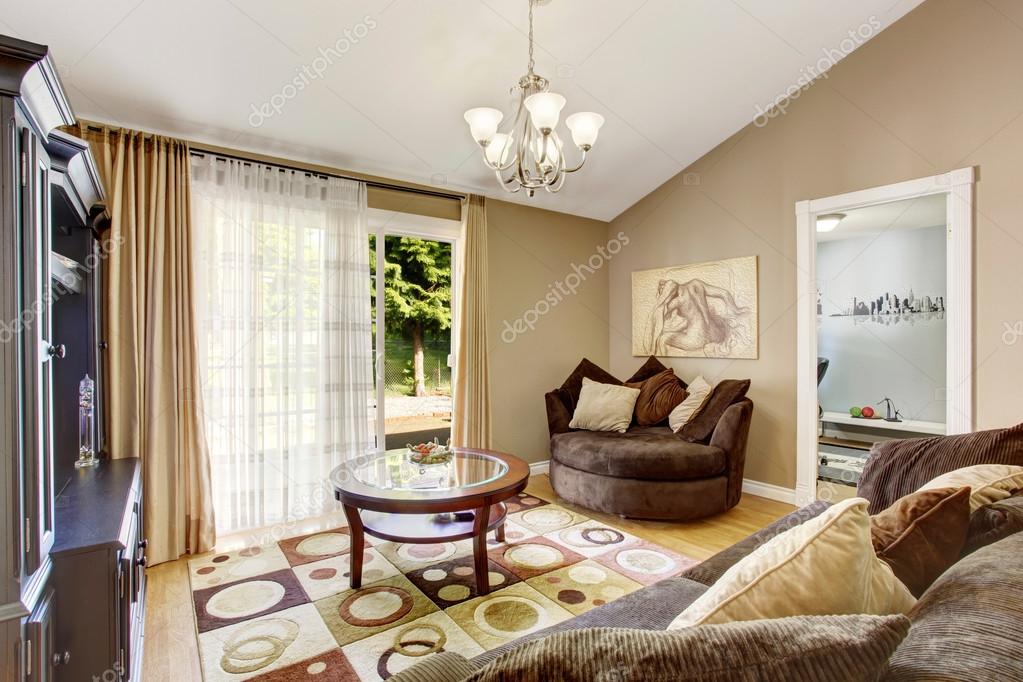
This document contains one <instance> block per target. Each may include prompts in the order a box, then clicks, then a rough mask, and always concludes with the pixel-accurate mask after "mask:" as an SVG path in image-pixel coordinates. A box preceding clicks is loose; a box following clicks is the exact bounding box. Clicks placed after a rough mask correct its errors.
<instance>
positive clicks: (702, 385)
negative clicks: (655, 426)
mask: <svg viewBox="0 0 1023 682" xmlns="http://www.w3.org/2000/svg"><path fill="white" fill-rule="evenodd" d="M713 390H714V387H713V386H712V385H710V384H708V383H707V380H706V379H704V378H703V376H702V375H701V376H698V377H696V378H695V379H693V383H691V384H689V386H687V387H686V393H688V394H689V395H687V396H686V399H685V400H683V401H682V402H680V403H679V404H678V405H677V406H676V407H675V409H674V410H672V411H671V413H670V414H669V415H668V426H670V427H671V430H672V431H675V432H677V431H678V430H679V429H681V428H682V427H683V426H685V425H686V424H687V423H688V422H689V420H690V419H692V418H693V416H694V415H695V414H696V412H697V411H698V410H699V409H700V406H701V405H703V403H704V401H705V400H707V396H709V395H710V392H711V391H713Z"/></svg>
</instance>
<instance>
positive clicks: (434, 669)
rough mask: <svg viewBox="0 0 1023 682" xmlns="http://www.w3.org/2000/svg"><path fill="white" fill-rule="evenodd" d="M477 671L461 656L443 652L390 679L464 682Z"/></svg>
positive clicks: (414, 681)
mask: <svg viewBox="0 0 1023 682" xmlns="http://www.w3.org/2000/svg"><path fill="white" fill-rule="evenodd" d="M476 670H477V667H476V666H475V665H473V664H472V663H470V662H469V661H467V660H466V659H465V657H464V656H462V655H461V654H456V653H454V652H453V651H441V652H439V653H436V654H433V655H432V656H428V657H427V658H424V659H423V660H422V661H420V662H419V663H416V664H415V665H413V666H411V667H409V668H405V669H404V670H402V671H401V672H399V673H398V674H396V675H392V676H391V677H389V678H388V679H389V680H390V681H391V682H462V680H464V679H466V678H467V677H471V676H472V675H473V674H474V673H475V672H476Z"/></svg>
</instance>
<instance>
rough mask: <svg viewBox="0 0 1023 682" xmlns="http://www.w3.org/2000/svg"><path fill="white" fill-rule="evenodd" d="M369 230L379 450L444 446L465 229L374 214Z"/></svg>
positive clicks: (448, 424) (452, 224)
mask: <svg viewBox="0 0 1023 682" xmlns="http://www.w3.org/2000/svg"><path fill="white" fill-rule="evenodd" d="M369 228H370V244H369V248H370V257H371V259H370V268H371V272H370V275H371V278H372V282H371V287H370V296H371V305H372V312H373V324H374V333H373V346H374V347H373V350H374V358H375V361H376V365H375V367H376V371H375V372H374V386H373V394H372V395H371V396H370V404H371V406H372V407H371V410H370V418H371V419H372V420H373V421H374V430H375V433H376V442H377V448H378V449H381V450H393V449H397V448H402V447H404V446H405V445H406V444H409V443H412V444H414V443H421V442H425V441H431V440H434V439H436V440H438V441H439V442H441V443H445V442H447V440H448V439H449V438H450V437H451V420H452V409H451V408H452V394H451V388H452V380H451V373H452V368H453V367H454V358H455V356H454V346H453V343H452V340H453V335H452V330H453V329H454V315H455V311H456V310H457V307H456V305H455V303H456V302H455V296H456V287H455V283H456V282H457V281H458V279H457V272H456V271H457V263H458V248H459V234H460V231H461V223H460V222H459V221H454V220H445V219H440V218H430V217H425V216H419V215H414V214H408V213H400V212H393V211H384V210H379V209H371V210H370V211H369Z"/></svg>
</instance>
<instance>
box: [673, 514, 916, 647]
mask: <svg viewBox="0 0 1023 682" xmlns="http://www.w3.org/2000/svg"><path fill="white" fill-rule="evenodd" d="M867 505H868V502H867V500H865V499H863V498H858V497H857V498H852V499H849V500H845V501H843V502H840V503H838V504H836V505H835V506H833V507H831V508H830V509H828V510H827V511H825V512H824V513H823V514H821V515H820V516H817V517H815V518H812V519H810V520H808V521H806V522H804V523H802V524H800V525H798V526H796V527H794V528H791V529H789V530H787V531H785V532H784V533H782V534H780V535H778V536H776V537H774V538H773V539H771V540H770V541H768V542H766V543H764V544H763V545H761V546H760V547H758V548H757V549H756V550H754V551H753V552H752V553H751V554H750V555H749V556H747V557H746V558H744V559H742V560H741V561H739V563H737V564H735V565H734V566H732V567H731V568H730V569H728V570H727V571H725V573H724V575H722V576H721V578H720V579H719V580H718V581H717V582H716V583H714V585H712V586H711V588H710V589H709V590H707V591H706V592H704V593H703V594H702V595H701V596H700V597H699V598H698V599H697V600H696V601H695V602H693V603H692V604H691V605H690V606H689V608H687V609H686V610H685V611H683V612H682V613H681V614H679V616H678V617H677V618H676V619H675V620H674V621H672V623H671V625H669V626H668V629H669V630H672V629H678V628H683V627H688V626H690V625H703V624H706V623H731V622H733V621H745V620H757V619H761V618H784V617H787V616H827V615H842V614H852V613H863V614H868V615H876V616H883V615H888V614H896V613H906V612H907V611H909V610H910V609H911V608H912V607H913V605H914V604H915V603H916V599H915V598H914V597H913V595H912V594H910V592H909V590H908V589H907V588H906V586H905V585H903V584H902V583H901V582H900V581H899V579H898V578H896V577H895V574H894V573H892V569H891V568H889V567H888V565H887V564H886V563H885V562H883V561H881V560H880V559H878V558H877V555H875V554H874V547H873V545H872V544H871V540H870V516H869V515H868V514H867Z"/></svg>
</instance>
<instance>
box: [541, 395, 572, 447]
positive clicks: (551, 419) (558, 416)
mask: <svg viewBox="0 0 1023 682" xmlns="http://www.w3.org/2000/svg"><path fill="white" fill-rule="evenodd" d="M561 392H562V389H560V388H558V389H555V390H553V391H551V392H550V393H547V394H546V395H544V400H546V401H547V430H548V431H549V432H550V435H551V438H553V437H554V436H556V435H557V434H559V433H566V432H568V431H571V430H572V429H571V428H570V427H569V426H568V425H569V423H571V421H572V413H571V412H569V410H568V405H566V404H565V400H564V398H562V396H561Z"/></svg>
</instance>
